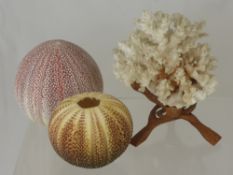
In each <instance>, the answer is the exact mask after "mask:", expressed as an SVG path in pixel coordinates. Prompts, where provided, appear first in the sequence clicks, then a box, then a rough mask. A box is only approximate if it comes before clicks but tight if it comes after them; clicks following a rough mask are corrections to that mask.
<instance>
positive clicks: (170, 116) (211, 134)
mask: <svg viewBox="0 0 233 175" xmlns="http://www.w3.org/2000/svg"><path fill="white" fill-rule="evenodd" d="M132 88H133V89H134V90H136V91H138V89H139V88H140V86H139V84H137V83H134V84H132ZM143 94H144V95H145V96H146V97H147V98H148V99H149V100H150V101H152V102H153V103H155V104H156V105H155V107H154V108H153V109H152V110H151V112H150V115H149V119H148V123H147V125H146V126H145V127H144V128H143V129H141V130H140V131H139V132H138V133H137V134H136V135H135V136H133V138H132V139H131V144H132V145H134V146H138V145H140V144H141V143H142V142H144V141H145V140H146V139H147V138H148V137H149V135H150V133H151V132H152V130H153V129H154V128H155V127H157V126H158V125H160V124H163V123H167V122H170V121H173V120H178V119H183V120H185V121H187V122H189V123H190V124H191V125H193V126H194V127H195V128H196V129H197V130H198V131H199V132H200V134H201V135H202V136H203V137H204V138H205V139H206V140H207V141H208V142H209V143H210V144H212V145H215V144H216V143H218V141H219V140H220V139H221V136H220V135H219V134H218V133H216V132H215V131H213V130H212V129H210V128H209V127H207V126H205V125H204V124H203V123H201V122H200V121H199V120H198V118H197V117H196V116H195V115H193V114H192V111H193V110H194V109H195V107H196V104H195V105H192V106H190V107H189V108H181V109H178V108H176V107H170V106H164V105H163V104H162V103H161V102H159V101H158V99H157V97H156V96H155V95H154V94H152V93H151V92H150V91H149V90H148V89H146V90H145V91H144V92H143Z"/></svg>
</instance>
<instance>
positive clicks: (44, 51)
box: [15, 40, 103, 124]
mask: <svg viewBox="0 0 233 175" xmlns="http://www.w3.org/2000/svg"><path fill="white" fill-rule="evenodd" d="M15 89H16V96H17V99H18V101H19V103H20V104H21V105H22V106H23V108H24V109H25V111H26V112H27V114H28V116H29V117H30V118H31V119H32V120H35V121H40V122H42V123H44V124H47V123H48V121H49V118H50V116H51V112H52V111H53V109H54V107H55V106H56V105H57V103H58V102H60V101H62V100H63V99H65V98H67V97H69V96H72V95H74V94H78V93H83V92H90V91H102V90H103V81H102V77H101V73H100V71H99V69H98V66H97V65H96V63H95V61H94V60H93V59H92V58H91V56H90V55H89V54H88V53H87V52H86V51H84V50H83V49H82V48H80V47H78V46H77V45H75V44H73V43H70V42H67V41H64V40H50V41H47V42H44V43H42V44H40V45H38V46H37V47H35V48H34V49H33V50H32V51H30V52H29V53H28V54H27V55H26V57H25V58H24V59H23V61H22V62H21V65H20V67H19V70H18V73H17V75H16V82H15Z"/></svg>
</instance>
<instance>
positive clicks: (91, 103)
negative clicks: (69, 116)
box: [77, 97, 100, 108]
mask: <svg viewBox="0 0 233 175" xmlns="http://www.w3.org/2000/svg"><path fill="white" fill-rule="evenodd" d="M77 104H78V105H79V106H80V107H82V108H94V107H97V106H99V104H100V100H99V99H96V98H93V97H92V98H91V97H85V98H83V99H81V100H80V101H78V102H77Z"/></svg>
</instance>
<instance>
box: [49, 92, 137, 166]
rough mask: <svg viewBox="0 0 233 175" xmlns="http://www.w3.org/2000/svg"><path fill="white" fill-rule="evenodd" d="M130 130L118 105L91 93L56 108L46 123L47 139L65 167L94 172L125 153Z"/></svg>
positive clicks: (127, 118)
mask: <svg viewBox="0 0 233 175" xmlns="http://www.w3.org/2000/svg"><path fill="white" fill-rule="evenodd" d="M132 128H133V126H132V120H131V116H130V113H129V111H128V109H127V107H126V106H125V105H124V104H123V103H122V102H120V101H119V100H117V99H116V98H114V97H112V96H110V95H105V94H102V93H98V92H92V93H84V94H80V95H77V96H73V97H71V98H67V99H65V100H64V101H63V102H61V103H60V104H59V105H58V107H57V108H56V109H55V111H54V112H53V114H52V118H51V120H50V123H49V137H50V141H51V143H52V145H53V148H54V149H55V151H56V152H57V153H58V154H59V155H60V156H61V157H62V158H63V159H65V160H66V161H68V162H69V163H71V164H73V165H77V166H80V167H85V168H97V167H102V166H104V165H106V164H109V163H111V162H112V161H113V160H115V159H116V158H117V157H119V156H120V155H121V154H122V153H123V152H124V151H125V150H126V148H127V147H128V144H129V142H130V139H131V136H132Z"/></svg>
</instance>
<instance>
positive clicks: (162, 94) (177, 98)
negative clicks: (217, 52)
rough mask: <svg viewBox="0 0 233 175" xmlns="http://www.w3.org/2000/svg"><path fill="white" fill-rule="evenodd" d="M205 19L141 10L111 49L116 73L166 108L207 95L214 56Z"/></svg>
mask: <svg viewBox="0 0 233 175" xmlns="http://www.w3.org/2000/svg"><path fill="white" fill-rule="evenodd" d="M203 26H204V22H196V23H192V22H190V21H189V20H188V19H187V18H186V17H184V16H182V15H181V14H178V13H176V14H171V15H170V14H166V13H163V12H156V13H151V12H147V11H145V12H144V13H143V14H142V16H141V18H139V19H138V20H137V23H136V30H135V31H133V32H132V33H131V34H130V36H129V38H128V40H127V41H124V42H120V43H119V44H118V48H117V49H115V52H114V57H115V59H116V64H115V75H116V76H117V77H118V78H119V79H121V80H123V81H124V82H125V84H126V85H130V84H132V83H133V82H137V83H140V85H141V89H140V90H141V91H143V90H144V89H145V88H147V89H149V90H150V91H151V92H152V93H153V94H155V95H156V96H157V97H158V99H159V100H160V101H161V102H162V103H163V104H164V105H169V106H176V107H177V108H181V107H188V106H190V105H192V104H195V103H197V102H198V101H200V100H203V99H205V98H206V96H207V95H210V94H211V93H212V92H213V91H214V90H215V86H216V84H217V83H216V80H215V77H214V75H213V74H212V70H213V69H214V68H215V63H216V60H215V59H214V58H213V56H211V54H210V49H209V47H208V45H207V44H206V43H204V44H203V43H200V42H197V40H198V39H200V38H202V37H203V36H205V35H206V33H203V31H202V28H203Z"/></svg>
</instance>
